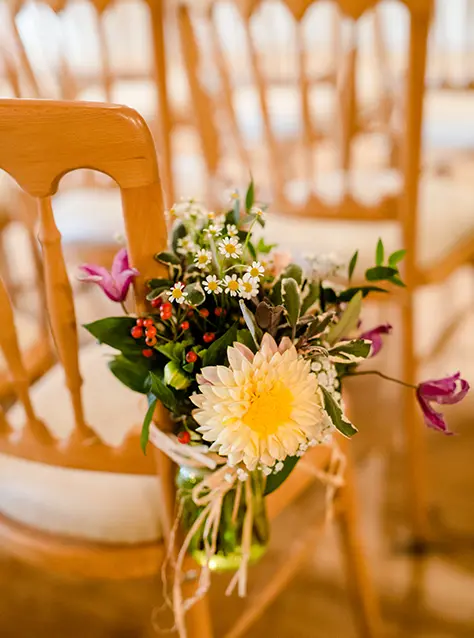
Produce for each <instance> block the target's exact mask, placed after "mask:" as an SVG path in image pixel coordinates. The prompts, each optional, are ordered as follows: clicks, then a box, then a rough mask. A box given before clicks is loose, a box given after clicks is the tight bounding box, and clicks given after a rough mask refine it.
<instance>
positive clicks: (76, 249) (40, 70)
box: [0, 0, 173, 263]
mask: <svg viewBox="0 0 474 638" xmlns="http://www.w3.org/2000/svg"><path fill="white" fill-rule="evenodd" d="M6 8H7V11H6V17H5V20H4V24H3V25H2V31H0V33H2V32H3V35H4V37H3V40H4V44H3V47H2V48H3V50H4V57H5V59H6V63H7V64H6V68H7V71H8V76H7V81H9V83H10V85H11V87H12V90H11V91H10V95H3V96H1V97H10V96H11V94H13V96H15V97H28V98H46V99H65V100H86V101H101V102H114V103H123V104H126V105H128V106H132V107H135V108H136V109H137V110H138V111H139V112H141V113H142V114H143V115H144V116H145V117H146V119H147V121H148V123H149V125H150V128H151V130H152V131H153V134H154V136H155V139H157V140H158V141H159V145H160V148H161V149H162V150H161V153H160V160H161V162H162V166H161V173H162V175H163V183H164V185H165V192H166V194H167V196H168V195H169V197H170V198H171V197H173V193H172V186H171V183H170V181H169V178H168V177H167V176H168V175H170V170H171V169H170V164H169V157H170V154H169V149H168V145H167V140H168V139H169V138H168V136H167V135H165V134H164V130H165V129H166V128H167V127H168V126H169V123H168V122H169V118H170V113H169V111H168V102H167V101H166V100H165V99H164V92H165V91H166V86H165V82H166V77H167V76H166V74H165V72H164V67H163V65H164V55H163V33H162V30H163V22H164V18H163V17H162V13H163V7H162V3H161V1H159V2H150V3H149V2H147V1H146V0H141V1H140V2H138V3H135V5H133V6H132V5H128V6H124V4H123V3H120V2H117V1H116V0H106V1H105V2H104V1H102V0H97V1H96V0H90V1H89V2H84V3H77V2H72V1H69V0H61V1H59V2H58V1H57V0H34V1H33V2H30V1H28V2H26V1H24V0H7V2H6ZM130 9H132V10H133V9H136V11H135V13H133V12H132V15H131V18H132V20H133V19H135V22H137V19H138V26H139V27H140V29H141V30H142V31H146V32H144V33H141V36H140V37H137V38H135V37H133V35H132V33H133V32H132V31H131V30H130V24H129V22H127V13H126V12H127V11H130ZM120 10H122V13H120ZM140 10H141V12H140ZM123 12H125V13H123ZM131 26H133V22H132V25H131ZM124 27H125V28H124ZM147 36H148V40H149V41H148V44H149V45H150V47H151V49H150V50H149V51H148V49H147V48H146V47H144V45H143V42H144V40H146V37H147ZM117 57H118V59H117ZM65 184H68V185H69V188H68V189H67V190H65V189H63V190H62V192H61V194H60V196H59V198H58V201H57V203H56V206H57V211H58V214H57V220H58V225H59V228H60V230H61V233H62V235H63V241H64V243H65V245H67V246H68V256H69V257H70V258H74V259H75V261H76V262H80V261H84V260H89V261H91V260H94V259H95V260H97V259H100V260H101V261H102V262H103V263H108V262H110V261H111V259H112V257H113V254H114V253H115V252H116V250H117V243H116V236H117V235H120V234H123V226H122V220H121V215H120V194H119V191H118V190H117V189H116V188H110V187H111V186H112V187H113V186H114V184H113V182H112V181H111V180H109V179H106V178H105V176H96V175H94V174H93V173H91V172H90V171H85V172H84V173H83V174H82V175H79V174H75V175H74V177H73V178H69V180H67V181H66V183H65ZM96 210H101V211H102V213H101V215H100V216H98V215H97V214H96ZM71 220H74V223H71Z"/></svg>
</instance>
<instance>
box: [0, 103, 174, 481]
mask: <svg viewBox="0 0 474 638" xmlns="http://www.w3.org/2000/svg"><path fill="white" fill-rule="evenodd" d="M82 168H89V169H93V170H96V171H101V172H103V173H105V174H107V175H109V176H110V177H111V178H112V179H114V180H115V181H116V182H117V184H118V186H119V187H120V190H121V196H122V205H123V215H124V220H125V229H126V235H127V242H128V250H129V256H130V261H131V263H132V264H133V265H134V266H135V267H136V268H137V269H138V271H139V273H140V276H139V277H137V279H136V282H135V301H136V307H137V310H138V312H144V311H145V310H146V300H145V281H146V280H147V279H149V278H151V277H154V276H159V275H160V274H161V273H162V272H163V267H162V266H160V265H159V264H158V263H157V262H156V261H155V260H154V259H153V255H154V254H155V253H156V252H157V251H160V250H163V249H164V248H165V247H166V241H167V240H166V224H165V219H164V213H163V199H162V193H161V184H160V178H159V173H158V167H157V161H156V154H155V148H154V144H153V140H152V138H151V134H150V132H149V130H148V127H147V125H146V124H145V122H144V120H143V119H142V118H141V117H140V116H139V115H138V114H137V113H136V112H135V111H133V110H132V109H130V108H127V107H120V106H113V105H104V104H99V103H80V102H79V103H78V102H54V101H47V100H15V99H12V100H0V169H3V170H5V171H6V172H8V173H9V175H11V177H13V178H14V179H15V180H16V182H17V183H18V184H19V185H20V186H21V188H22V189H24V190H25V191H26V192H27V193H29V194H30V195H31V196H33V197H35V198H37V199H38V201H39V229H40V230H39V238H40V241H41V244H42V246H43V263H44V278H45V288H46V298H47V306H48V315H49V317H50V323H51V331H52V334H53V337H54V342H55V345H56V349H57V352H58V357H59V360H60V362H61V364H62V366H63V368H64V373H65V380H66V386H67V390H68V392H69V395H70V400H71V404H72V408H73V412H74V416H75V426H76V427H75V430H74V433H73V435H72V436H71V437H70V440H69V441H68V443H67V445H65V444H64V442H63V443H62V444H61V445H59V444H58V442H57V441H56V440H54V439H53V437H52V436H51V434H50V433H49V430H48V429H47V427H46V426H45V424H43V423H42V422H41V420H40V418H39V417H38V416H37V415H36V413H35V410H34V406H33V405H32V402H31V400H30V396H29V387H28V378H27V374H26V372H25V366H24V363H23V361H22V357H21V354H20V349H19V346H18V337H17V334H16V330H15V325H14V312H13V308H12V305H11V303H10V301H9V299H8V294H7V292H6V289H5V287H4V285H3V282H0V284H1V285H0V312H1V323H2V331H1V333H0V345H1V347H2V350H3V353H4V356H5V359H6V361H7V365H8V367H9V370H10V374H11V376H12V380H13V385H14V387H15V390H16V394H17V397H18V399H19V400H20V401H21V403H22V404H23V407H24V410H25V414H26V420H27V422H26V425H25V428H24V429H23V431H22V434H21V437H20V438H18V436H16V435H14V434H13V432H12V430H11V429H10V427H9V425H8V422H7V421H8V415H7V414H6V415H5V414H3V413H0V417H1V418H0V451H2V452H5V453H9V454H13V455H16V456H22V457H24V458H29V459H31V460H35V461H38V462H44V463H50V464H55V465H63V466H67V467H78V468H83V469H95V470H104V471H115V472H125V473H148V472H150V471H153V469H152V463H151V461H150V460H149V459H147V460H146V459H145V457H144V456H143V455H142V453H141V451H140V447H139V444H138V437H137V436H136V435H135V434H134V435H133V436H131V437H130V438H128V439H127V440H126V441H125V442H124V444H123V446H122V447H121V448H120V449H111V448H108V447H107V446H105V445H104V444H102V443H101V442H100V441H99V440H98V437H97V436H96V435H95V433H94V432H93V431H92V430H91V429H90V427H89V425H88V424H87V422H86V415H85V414H84V410H83V405H82V398H81V384H82V379H81V375H80V370H79V359H78V337H77V326H76V319H75V311H74V303H73V297H72V290H71V285H70V283H69V279H68V276H67V272H66V265H65V261H64V257H63V254H62V249H61V236H60V233H59V231H58V229H57V227H56V224H55V221H54V214H53V207H52V204H51V196H52V195H54V194H55V193H56V191H57V188H58V185H59V182H60V180H61V178H62V177H63V176H64V175H65V174H66V173H68V172H70V171H74V170H76V169H82ZM104 373H106V371H104ZM91 441H92V442H91ZM85 442H87V446H86V445H84V443H85Z"/></svg>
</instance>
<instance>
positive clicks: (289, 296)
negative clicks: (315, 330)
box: [281, 277, 301, 327]
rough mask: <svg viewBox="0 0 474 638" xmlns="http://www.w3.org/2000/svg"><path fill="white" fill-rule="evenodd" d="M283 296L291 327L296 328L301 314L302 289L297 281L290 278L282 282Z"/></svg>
mask: <svg viewBox="0 0 474 638" xmlns="http://www.w3.org/2000/svg"><path fill="white" fill-rule="evenodd" d="M281 296H282V299H283V305H284V306H285V310H286V312H287V315H288V321H289V322H290V324H291V326H292V327H294V326H296V324H297V322H298V319H299V318H300V312H301V296H300V289H299V286H298V284H297V283H296V281H295V280H294V279H293V278H291V277H289V278H286V279H283V280H282V282H281Z"/></svg>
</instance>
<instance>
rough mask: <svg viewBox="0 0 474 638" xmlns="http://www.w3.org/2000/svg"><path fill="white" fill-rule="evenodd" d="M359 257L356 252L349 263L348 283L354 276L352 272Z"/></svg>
mask: <svg viewBox="0 0 474 638" xmlns="http://www.w3.org/2000/svg"><path fill="white" fill-rule="evenodd" d="M358 257H359V251H358V250H356V251H355V253H354V254H353V255H352V258H351V260H350V262H349V273H348V274H349V281H350V280H351V279H352V275H353V274H354V270H355V267H356V264H357V259H358Z"/></svg>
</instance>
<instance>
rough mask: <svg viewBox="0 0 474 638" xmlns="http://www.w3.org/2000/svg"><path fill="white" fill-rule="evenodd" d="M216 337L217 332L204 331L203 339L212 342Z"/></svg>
mask: <svg viewBox="0 0 474 638" xmlns="http://www.w3.org/2000/svg"><path fill="white" fill-rule="evenodd" d="M215 338H216V333H215V332H206V333H204V336H203V339H204V341H205V342H206V343H211V341H214V339H215Z"/></svg>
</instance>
